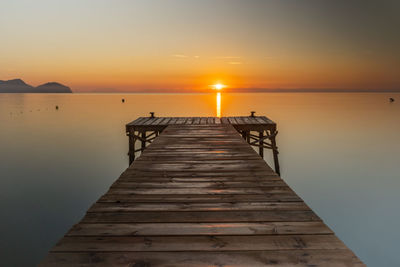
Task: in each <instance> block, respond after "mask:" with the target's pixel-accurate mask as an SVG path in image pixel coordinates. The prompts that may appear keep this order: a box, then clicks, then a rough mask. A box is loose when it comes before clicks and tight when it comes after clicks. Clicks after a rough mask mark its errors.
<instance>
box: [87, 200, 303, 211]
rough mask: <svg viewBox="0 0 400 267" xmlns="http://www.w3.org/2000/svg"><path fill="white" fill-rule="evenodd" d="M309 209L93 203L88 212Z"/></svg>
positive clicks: (295, 204)
mask: <svg viewBox="0 0 400 267" xmlns="http://www.w3.org/2000/svg"><path fill="white" fill-rule="evenodd" d="M231 210H237V211H239V210H247V211H258V210H260V211H267V210H307V211H308V210H310V208H309V207H308V206H307V205H306V204H304V202H282V203H280V202H251V203H249V202H241V203H229V202H228V203H224V202H219V203H162V202H161V203H129V202H126V203H95V204H94V205H93V206H92V207H91V208H90V209H89V210H88V212H136V211H231Z"/></svg>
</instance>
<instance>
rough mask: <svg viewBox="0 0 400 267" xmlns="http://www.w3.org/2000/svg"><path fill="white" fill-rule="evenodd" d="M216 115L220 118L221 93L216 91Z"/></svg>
mask: <svg viewBox="0 0 400 267" xmlns="http://www.w3.org/2000/svg"><path fill="white" fill-rule="evenodd" d="M217 117H218V118H221V93H217Z"/></svg>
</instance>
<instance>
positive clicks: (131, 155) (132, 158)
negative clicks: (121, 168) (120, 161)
mask: <svg viewBox="0 0 400 267" xmlns="http://www.w3.org/2000/svg"><path fill="white" fill-rule="evenodd" d="M128 137H129V152H128V153H129V165H131V164H132V162H134V161H135V143H136V138H135V130H131V129H129V132H128Z"/></svg>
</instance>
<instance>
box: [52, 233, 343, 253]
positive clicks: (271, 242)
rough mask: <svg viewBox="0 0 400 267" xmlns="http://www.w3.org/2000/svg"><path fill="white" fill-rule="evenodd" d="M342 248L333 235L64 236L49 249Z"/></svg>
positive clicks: (199, 249)
mask: <svg viewBox="0 0 400 267" xmlns="http://www.w3.org/2000/svg"><path fill="white" fill-rule="evenodd" d="M293 249H303V250H304V251H307V250H308V249H346V246H345V245H344V244H343V243H342V242H341V241H340V240H339V239H338V238H337V237H336V236H334V235H290V236H286V235H277V236H276V235H265V236H262V235H251V236H218V237H216V236H179V237H175V236H146V237H135V236H133V237H131V236H128V237H127V236H119V237H106V236H103V237H101V238H98V237H91V236H88V237H70V236H66V237H64V238H63V239H62V240H61V241H60V242H59V243H57V245H56V246H54V247H53V249H52V251H53V252H68V251H71V252H74V251H85V252H89V251H101V252H105V251H110V252H113V251H130V252H134V251H136V252H141V251H219V250H221V251H242V250H264V251H265V250H293Z"/></svg>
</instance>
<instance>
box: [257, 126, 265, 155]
mask: <svg viewBox="0 0 400 267" xmlns="http://www.w3.org/2000/svg"><path fill="white" fill-rule="evenodd" d="M258 137H259V138H260V140H261V141H260V142H259V143H258V145H259V147H258V153H259V154H260V156H261V158H264V146H263V145H264V140H262V138H263V137H264V130H263V131H260V132H259V135H258Z"/></svg>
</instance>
